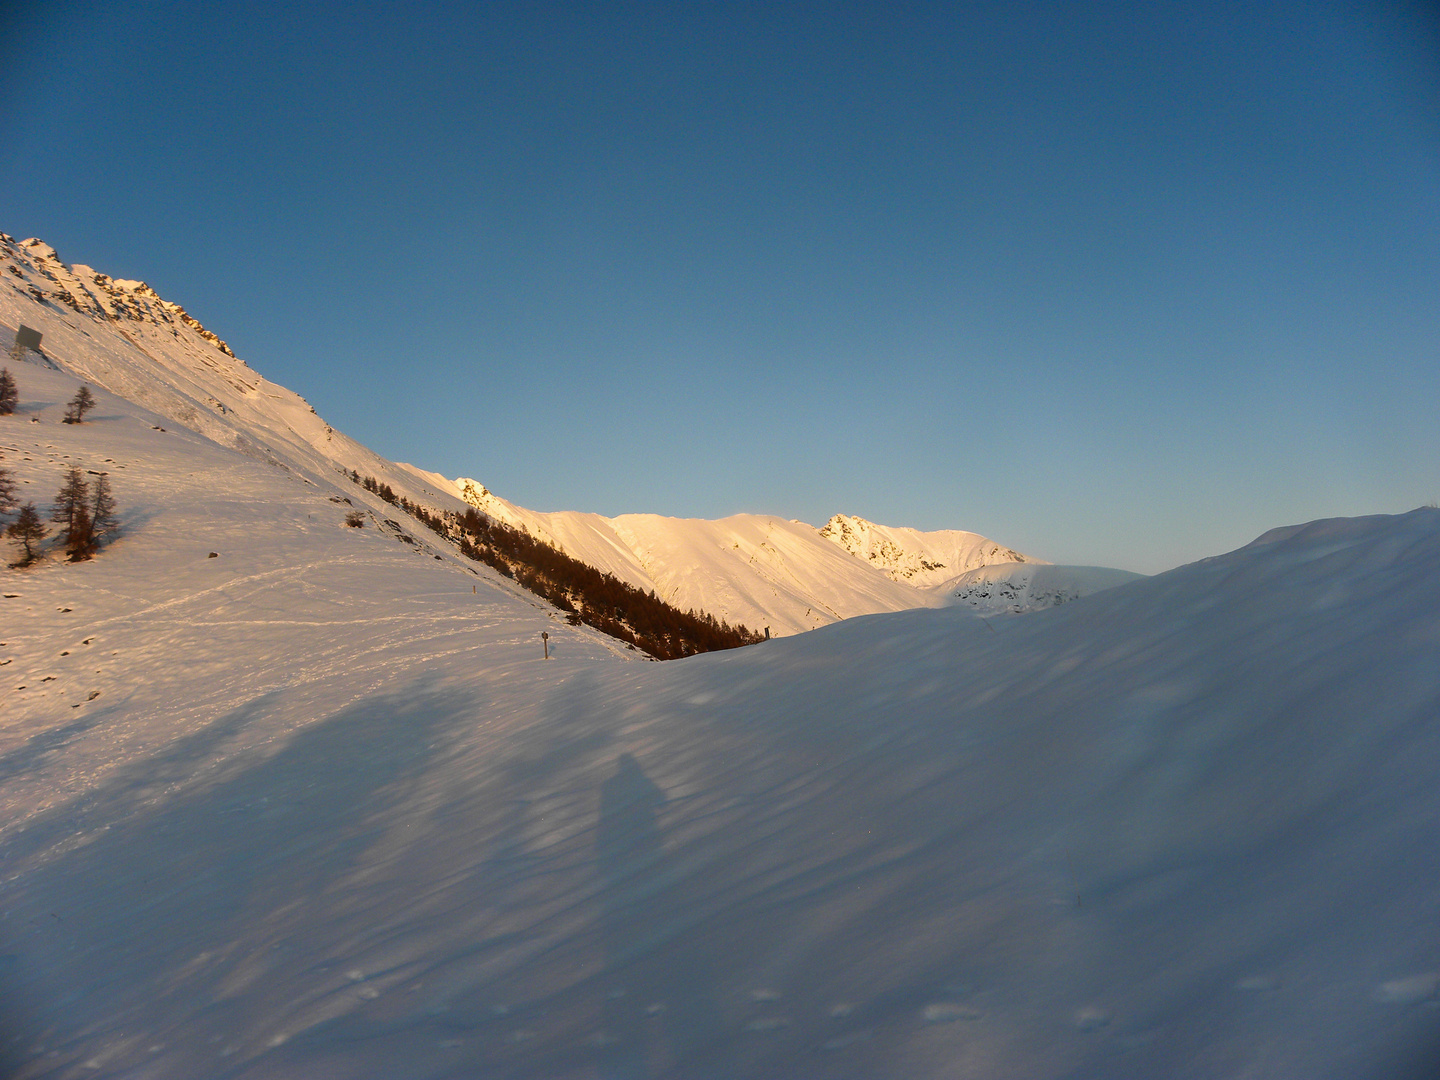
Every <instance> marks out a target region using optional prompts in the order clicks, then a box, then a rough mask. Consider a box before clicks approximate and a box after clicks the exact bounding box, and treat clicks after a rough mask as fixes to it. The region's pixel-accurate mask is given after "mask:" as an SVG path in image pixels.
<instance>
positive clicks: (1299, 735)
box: [0, 510, 1440, 1078]
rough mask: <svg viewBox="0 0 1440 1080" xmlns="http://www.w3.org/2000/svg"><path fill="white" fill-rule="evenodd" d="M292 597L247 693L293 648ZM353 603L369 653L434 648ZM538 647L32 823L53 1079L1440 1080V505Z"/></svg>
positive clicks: (16, 1001) (14, 964)
mask: <svg viewBox="0 0 1440 1080" xmlns="http://www.w3.org/2000/svg"><path fill="white" fill-rule="evenodd" d="M386 550H387V551H388V549H386ZM381 554H385V552H384V551H382V552H381ZM386 557H387V558H388V557H389V556H388V555H386ZM379 558H380V556H378V555H377V556H376V557H375V559H372V560H371V561H370V562H368V563H366V571H367V572H368V573H370V574H372V575H374V574H376V573H379V572H380V571H379V570H378V569H377V567H380V566H382V565H388V564H384V563H383V562H380V561H376V560H378V559H379ZM407 558H408V556H407ZM425 563H426V560H423V559H422V560H418V562H417V561H415V560H413V559H412V560H411V562H410V563H407V564H406V565H407V566H408V567H410V568H411V569H414V568H415V567H418V566H420V565H423V564H425ZM96 565H97V566H98V565H100V564H96ZM433 565H435V566H437V567H438V566H439V564H433ZM387 572H388V571H387ZM406 572H409V571H406ZM337 581H338V579H337ZM467 592H468V589H467ZM257 595H262V596H263V597H264V598H265V599H266V601H267V603H271V604H273V605H274V607H273V609H272V610H269V611H267V612H265V613H264V614H263V617H258V618H257V625H256V626H254V627H253V628H252V629H251V631H250V638H249V640H250V641H251V642H252V644H251V645H250V646H247V647H245V648H242V647H241V646H239V645H236V654H235V655H234V656H233V658H232V663H233V664H234V665H235V667H236V668H237V669H243V667H244V665H246V664H247V663H250V662H251V659H252V657H254V656H255V655H256V654H257V653H263V651H264V649H265V648H267V647H268V646H267V645H266V644H265V643H267V642H268V643H269V644H270V645H273V644H274V643H275V642H277V641H278V642H284V641H293V637H287V635H292V634H293V631H291V630H286V629H284V628H283V627H284V626H285V625H286V619H287V618H288V616H287V615H286V613H285V603H286V601H285V599H284V597H285V595H286V594H285V593H283V592H278V591H272V592H265V593H263V594H257ZM324 598H325V599H326V601H327V606H326V608H325V611H326V620H327V623H326V625H327V626H328V627H329V628H328V629H326V630H325V633H326V634H327V635H331V636H332V637H338V636H344V637H345V639H346V640H348V641H350V642H353V643H354V644H355V646H356V647H357V648H364V647H366V645H367V643H368V642H370V641H371V640H373V638H374V636H377V635H384V636H385V639H386V640H388V641H390V642H392V644H391V646H389V648H391V649H392V650H396V649H402V645H401V644H400V642H401V641H403V638H404V634H405V624H404V623H401V624H392V625H387V626H384V627H381V626H374V625H372V624H371V622H370V617H371V615H372V614H373V612H372V611H371V609H369V608H364V607H356V608H354V609H353V615H354V616H355V617H354V619H353V620H352V621H347V620H348V619H350V615H348V614H347V611H352V609H349V608H347V606H346V605H347V603H348V601H346V600H345V599H344V592H343V590H342V589H339V588H335V589H330V590H327V591H326V592H325V594H324ZM314 600H315V598H313V597H312V598H311V600H310V601H309V602H312V603H313V602H314ZM444 602H445V601H444V600H443V598H441V597H439V596H438V595H437V596H436V597H435V598H433V599H431V600H428V601H427V603H429V604H430V605H431V606H430V608H429V609H428V611H427V619H430V618H434V617H436V616H437V613H438V612H439V611H440V610H442V609H443V604H444ZM507 610H508V609H507ZM472 617H473V616H472ZM507 618H508V615H506V613H505V611H502V610H500V609H498V608H497V609H496V610H495V614H494V616H493V619H494V620H495V621H494V625H495V630H493V631H485V632H481V631H480V630H479V629H478V628H477V629H476V630H475V632H473V636H472V643H473V647H468V648H467V647H465V645H464V643H463V641H462V640H461V639H459V638H456V637H455V636H454V635H453V634H451V635H447V636H446V637H445V639H444V642H445V645H446V647H444V648H420V649H416V650H415V651H414V653H413V654H412V655H411V657H410V662H409V663H408V664H406V665H404V666H403V668H402V667H399V666H396V665H393V664H392V665H388V666H386V667H385V668H384V669H383V671H382V672H380V675H381V676H382V677H380V678H378V679H375V680H372V681H371V682H369V683H368V684H367V687H366V689H365V691H364V692H363V693H360V694H356V695H351V696H349V697H347V698H346V699H345V700H344V701H343V703H338V704H334V703H331V699H330V697H328V696H327V694H320V693H316V687H317V686H323V687H324V688H325V689H327V690H329V689H333V688H334V687H338V686H341V685H344V679H343V676H344V671H343V665H342V664H341V663H340V662H338V661H335V662H329V661H327V662H326V663H324V664H321V663H317V664H316V665H314V666H313V667H310V668H306V669H304V670H301V671H298V672H297V673H296V675H295V681H293V682H292V683H290V684H281V685H276V684H274V683H269V684H267V686H266V689H265V693H264V694H263V695H261V696H248V695H247V694H246V693H245V691H244V689H243V687H241V686H236V687H235V688H234V690H233V692H234V694H235V700H234V706H233V708H232V709H231V710H230V711H229V712H228V713H222V714H220V715H218V716H215V717H214V718H207V719H206V720H205V722H204V723H202V724H197V725H195V726H194V727H193V729H192V730H190V731H189V733H188V734H186V735H185V736H184V737H182V738H178V739H169V740H167V741H164V742H162V743H160V744H159V745H158V746H157V748H156V749H155V750H154V752H153V753H151V754H149V755H148V756H147V755H146V754H145V753H144V752H143V751H140V750H133V748H132V755H131V756H130V757H129V758H128V759H127V763H126V764H125V765H124V766H123V767H120V768H117V769H113V770H111V771H109V772H108V773H106V774H105V775H104V776H103V777H101V778H100V779H98V780H93V781H86V780H85V778H84V776H82V775H77V776H76V778H75V788H74V791H75V792H76V794H74V795H73V796H72V797H67V796H66V795H65V794H63V793H61V794H58V795H56V797H55V799H54V801H53V804H52V805H51V806H50V807H49V808H48V809H47V810H43V811H41V812H39V813H36V814H35V815H34V816H33V817H31V818H30V819H29V822H28V825H27V827H26V828H25V829H24V830H23V831H12V832H11V833H10V834H9V835H8V839H7V840H6V842H5V846H4V849H3V851H0V860H3V865H4V867H5V868H6V872H5V881H4V884H3V911H4V921H3V924H0V925H3V927H4V934H5V942H6V944H5V954H6V956H5V960H4V965H5V966H4V967H3V969H0V979H3V985H4V988H5V996H6V1004H7V1015H9V1016H10V1017H11V1018H12V1019H11V1036H12V1037H11V1041H10V1043H9V1044H8V1045H9V1047H10V1052H11V1056H12V1059H13V1071H14V1072H15V1074H16V1075H18V1076H23V1077H42V1076H43V1077H51V1076H54V1077H61V1076H97V1077H119V1076H127V1077H129V1076H145V1077H156V1078H163V1077H177V1078H179V1077H195V1076H212V1077H247V1078H248V1077H300V1076H307V1077H309V1076H335V1077H394V1076H407V1077H442V1076H443V1077H451V1076H485V1077H627V1078H633V1077H647V1076H654V1077H658V1076H678V1077H697V1078H699V1077H703V1078H709V1077H733V1076H757V1077H780V1076H793V1077H880V1078H890V1077H894V1078H902V1077H904V1078H926V1077H937V1078H938V1077H951V1076H956V1075H968V1076H977V1077H1014V1076H1024V1077H1036V1078H1044V1077H1089V1076H1107V1077H1137V1078H1139V1077H1156V1076H1165V1077H1207V1078H1210V1077H1242V1076H1245V1077H1249V1076H1257V1075H1264V1076H1284V1077H1290V1076H1295V1077H1336V1078H1339V1077H1367V1076H1374V1077H1382V1076H1383V1077H1391V1076H1416V1077H1418V1076H1421V1075H1430V1073H1428V1072H1424V1071H1422V1070H1424V1069H1426V1068H1428V1067H1431V1066H1433V1065H1434V1064H1435V1063H1436V1058H1435V1057H1434V1055H1433V1051H1434V1050H1435V1049H1436V1041H1435V1035H1436V1029H1437V1019H1440V1011H1437V1004H1436V1003H1437V997H1436V992H1437V976H1436V972H1437V971H1440V934H1437V929H1436V928H1437V925H1440V921H1437V917H1440V885H1437V882H1440V873H1437V871H1440V867H1437V865H1436V864H1437V861H1440V844H1437V843H1436V840H1437V835H1436V832H1437V826H1436V822H1437V821H1440V788H1437V785H1436V784H1435V776H1436V775H1437V770H1440V725H1437V722H1436V718H1437V715H1440V664H1437V663H1436V659H1437V654H1440V512H1436V511H1433V510H1421V511H1416V512H1414V513H1412V514H1408V515H1404V516H1401V517H1393V518H1371V519H1361V520H1344V521H1327V522H1316V523H1313V524H1311V525H1308V526H1303V527H1298V528H1295V529H1291V530H1285V531H1280V532H1277V533H1272V534H1269V535H1268V536H1266V537H1264V538H1262V539H1261V540H1260V541H1257V542H1256V543H1255V544H1252V545H1250V546H1249V547H1246V548H1244V549H1241V550H1239V551H1236V552H1232V553H1230V554H1228V555H1224V556H1221V557H1218V558H1214V559H1210V560H1206V561H1204V562H1201V563H1197V564H1194V565H1191V566H1187V567H1182V568H1180V569H1178V570H1176V571H1173V572H1171V573H1168V574H1164V575H1161V576H1159V577H1156V578H1153V579H1148V580H1144V581H1140V582H1136V583H1134V584H1131V585H1129V586H1127V587H1125V588H1122V589H1116V590H1111V591H1107V592H1104V593H1100V594H1098V595H1095V596H1091V597H1087V598H1084V599H1081V600H1078V601H1076V602H1074V603H1069V604H1066V605H1064V606H1062V607H1059V608H1055V609H1052V610H1048V611H1042V612H1037V613H1034V614H1031V615H1028V616H1026V617H1025V618H1023V619H1012V620H990V621H988V622H987V621H985V620H982V619H979V618H977V617H975V616H974V615H973V614H971V613H969V612H967V611H964V610H961V609H948V610H922V611H914V612H903V613H899V614H893V615H877V616H871V617H867V618H862V619H854V620H850V621H847V622H844V623H841V624H838V625H836V626H833V627H829V628H826V629H822V630H819V631H816V632H814V633H811V634H806V635H802V636H799V637H795V638H789V639H784V640H777V641H773V642H770V643H767V644H765V645H761V646H755V647H752V648H748V649H742V650H738V651H736V652H732V653H725V654H714V655H708V656H701V657H696V658H693V659H691V660H686V661H679V662H674V663H671V664H666V665H636V664H625V663H623V662H622V661H620V660H619V659H618V658H613V657H610V656H608V655H607V654H604V653H596V652H592V653H588V654H587V653H584V652H583V650H582V651H577V652H575V653H574V654H573V655H572V656H570V657H569V658H562V659H561V660H558V661H552V662H551V663H550V664H548V665H547V664H545V663H543V662H533V663H528V664H527V663H523V662H520V658H519V655H518V654H516V653H515V652H514V649H513V648H512V647H511V645H510V644H508V642H509V641H510V639H511V636H512V634H511V631H510V630H509V629H508V628H509V626H510V624H509V623H508V622H507V621H506V619H507ZM266 620H268V622H267V621H266ZM317 621H318V620H317ZM412 625H419V624H418V623H415V624H412ZM397 635H398V637H397ZM577 641H578V639H577ZM397 655H398V654H397ZM492 657H494V658H495V659H494V660H492ZM267 662H273V661H267ZM502 667H503V669H504V675H503V677H496V672H497V671H499V670H500V669H501V668H502ZM157 670H158V668H157ZM327 680H328V681H327ZM188 692H190V690H189V689H188V688H187V685H186V683H185V682H184V680H183V678H179V677H177V678H176V682H175V686H174V693H175V694H176V695H177V696H180V697H183V695H184V694H186V693H188ZM105 723H106V724H110V725H115V724H122V723H123V724H126V725H129V726H130V727H131V728H132V730H133V732H134V737H135V738H136V739H140V738H141V736H142V735H143V733H144V731H145V730H146V718H145V716H143V715H136V714H134V713H131V712H127V711H126V710H125V709H124V708H123V706H122V707H121V708H119V709H117V711H116V712H115V713H114V714H113V715H112V716H111V717H109V718H108V719H106V720H105ZM262 736H263V737H262ZM87 737H91V736H87V735H86V734H85V733H83V732H79V731H75V730H73V729H68V728H66V727H64V726H63V725H58V724H57V726H56V727H54V728H53V730H52V731H51V733H50V735H49V736H48V741H46V739H45V737H42V736H36V739H37V740H39V741H32V742H30V743H27V744H25V745H24V746H21V747H19V748H17V749H15V750H12V751H11V752H10V753H9V754H7V755H6V758H5V760H4V761H3V762H0V768H3V769H4V770H6V771H4V772H3V773H0V775H4V776H5V777H6V780H5V782H6V783H7V784H13V783H16V782H17V781H18V780H19V779H22V778H23V777H25V776H26V775H28V774H29V772H31V771H33V770H35V769H37V768H40V767H42V765H43V767H44V768H46V769H49V770H51V771H52V772H54V771H56V770H63V767H64V763H65V761H67V760H69V759H70V758H71V756H72V755H78V758H77V760H83V759H84V753H85V749H84V748H85V745H86V742H85V740H86V738H87ZM141 741H143V740H141Z"/></svg>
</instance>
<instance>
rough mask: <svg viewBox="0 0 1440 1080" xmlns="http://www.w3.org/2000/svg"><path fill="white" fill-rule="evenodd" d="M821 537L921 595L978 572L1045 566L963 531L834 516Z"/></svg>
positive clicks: (993, 542) (821, 531)
mask: <svg viewBox="0 0 1440 1080" xmlns="http://www.w3.org/2000/svg"><path fill="white" fill-rule="evenodd" d="M820 535H821V536H823V537H824V538H825V539H827V540H829V541H830V542H831V543H834V544H838V545H839V546H840V547H842V548H844V549H845V550H846V551H848V552H850V554H851V555H854V556H855V557H856V558H857V559H862V560H864V561H865V562H867V563H869V564H870V565H871V566H873V567H875V569H877V570H880V571H882V572H883V573H885V574H886V575H887V576H889V577H890V579H891V580H893V581H898V582H902V583H904V584H907V585H913V586H914V587H916V588H918V589H930V588H935V587H937V586H939V585H943V584H944V583H945V582H947V581H949V580H951V579H953V578H955V577H957V576H958V575H960V574H963V573H964V572H965V571H967V570H974V569H975V568H976V567H980V566H991V565H994V564H996V563H1033V562H1042V561H1043V560H1039V559H1033V558H1031V557H1029V556H1027V555H1022V554H1020V552H1018V551H1015V550H1014V549H1013V548H1008V547H1005V546H1004V545H1002V544H997V543H996V542H995V541H993V540H990V539H988V538H987V537H984V536H981V535H980V534H979V533H973V532H964V531H962V530H959V529H946V530H941V531H937V532H921V531H920V530H919V529H907V528H897V527H894V526H890V525H877V524H875V523H874V522H873V521H866V520H865V519H864V518H860V517H854V516H851V515H848V514H836V515H835V516H834V517H832V518H831V519H830V520H829V521H828V522H826V524H825V527H824V528H822V529H821V530H820Z"/></svg>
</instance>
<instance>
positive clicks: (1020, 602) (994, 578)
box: [937, 562, 1144, 615]
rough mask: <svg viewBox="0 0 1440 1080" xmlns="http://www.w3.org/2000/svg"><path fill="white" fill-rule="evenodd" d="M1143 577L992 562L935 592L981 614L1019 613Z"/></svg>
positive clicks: (1110, 571) (1125, 572) (1106, 570)
mask: <svg viewBox="0 0 1440 1080" xmlns="http://www.w3.org/2000/svg"><path fill="white" fill-rule="evenodd" d="M1143 576H1144V575H1143V574H1135V573H1131V572H1130V571H1129V570H1114V569H1111V568H1109V567H1104V566H1052V565H1050V564H1048V563H1033V562H1032V563H995V564H993V565H990V566H980V567H977V568H975V569H974V570H967V571H966V572H965V573H963V574H960V575H958V576H957V577H955V578H954V579H952V580H950V581H947V582H945V583H944V584H943V585H940V586H939V587H938V588H937V591H938V592H940V593H942V594H943V595H945V596H947V597H950V598H952V599H953V601H954V602H955V603H957V604H961V605H963V606H965V607H968V608H970V609H971V610H972V611H975V612H978V613H979V614H981V615H1002V614H1004V615H1019V614H1023V613H1025V612H1027V611H1039V610H1041V609H1042V608H1048V607H1054V606H1055V605H1056V604H1066V603H1069V602H1070V601H1072V600H1078V599H1080V597H1082V596H1089V595H1091V594H1092V593H1097V592H1103V591H1104V590H1106V589H1113V588H1114V587H1115V586H1116V585H1124V584H1125V583H1126V582H1130V581H1136V580H1138V579H1139V578H1141V577H1143Z"/></svg>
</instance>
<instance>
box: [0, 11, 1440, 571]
mask: <svg viewBox="0 0 1440 1080" xmlns="http://www.w3.org/2000/svg"><path fill="white" fill-rule="evenodd" d="M15 7H16V6H15V5H7V6H6V7H5V8H4V9H3V10H4V12H5V14H4V16H3V18H4V20H5V22H4V25H3V26H0V31H3V36H4V40H5V43H6V45H5V48H6V61H5V63H4V65H3V69H0V70H3V74H0V93H3V95H4V96H3V101H4V108H3V109H0V230H3V231H5V232H9V233H11V234H12V235H15V236H18V237H22V238H23V237H28V236H32V235H33V236H39V237H40V238H42V239H43V240H45V241H46V242H48V243H50V244H52V245H54V246H55V248H56V249H57V250H58V252H59V254H60V257H61V258H62V259H64V260H65V261H67V262H81V263H87V264H89V265H91V266H94V267H95V268H96V269H97V270H101V271H103V272H105V273H109V274H111V275H112V276H115V277H133V278H141V279H143V280H145V281H148V282H149V283H150V284H151V285H153V286H154V287H155V288H156V290H157V291H158V292H159V293H160V294H161V295H162V296H164V297H166V298H167V299H171V300H174V301H176V302H178V303H180V304H183V305H184V306H185V307H186V308H187V309H188V310H189V311H190V312H191V313H192V314H193V315H195V316H196V317H197V318H198V319H200V321H201V322H203V323H204V324H205V325H206V326H207V327H209V328H210V329H211V330H213V331H215V332H216V333H217V334H219V335H220V336H221V337H223V338H225V339H226V340H227V341H228V342H229V343H230V344H231V346H232V347H233V348H234V349H235V351H236V352H237V353H238V354H239V355H240V356H241V357H243V358H244V359H245V360H247V361H248V362H249V363H250V364H251V365H252V366H253V367H254V368H256V369H257V370H259V371H260V372H261V373H262V374H264V375H266V376H268V377H269V378H271V379H273V380H275V381H276V382H279V383H282V384H284V385H286V386H289V387H290V388H291V389H293V390H296V391H297V392H299V393H301V394H303V395H304V396H305V397H306V398H307V399H309V400H310V401H311V402H312V403H313V404H314V405H315V406H316V408H317V409H318V410H319V411H320V413H321V414H322V415H323V416H324V417H325V418H326V419H327V420H329V421H330V422H331V423H332V424H334V425H335V426H337V427H339V428H340V429H341V430H344V431H346V432H347V433H349V434H351V435H353V436H355V437H356V438H358V439H360V440H361V441H362V442H364V443H366V444H367V445H369V446H371V447H373V448H374V449H375V450H377V451H379V452H380V453H382V454H384V455H386V456H387V457H391V458H396V459H400V460H406V461H411V462H414V463H416V464H418V465H421V466H423V467H425V468H429V469H435V470H438V471H440V472H443V473H445V474H447V475H451V476H455V475H468V476H474V477H476V478H478V479H480V480H481V481H483V482H484V483H486V484H487V485H489V486H490V487H491V489H492V490H494V491H496V492H498V493H499V494H501V495H503V496H505V497H507V498H509V499H511V500H513V501H515V502H518V503H521V504H522V505H525V506H530V507H533V508H535V509H542V510H549V509H577V510H594V511H598V512H601V513H605V514H617V513H624V512H629V511H648V512H656V513H662V514H670V515H681V516H697V517H719V516H723V515H725V514H730V513H736V512H741V511H755V512H765V513H776V514H781V515H784V516H786V517H793V518H799V519H802V520H806V521H810V522H812V523H815V524H820V523H822V522H823V521H824V520H825V519H826V518H828V517H829V516H830V515H831V514H832V513H836V512H845V513H854V514H860V515H862V516H864V517H867V518H871V519H872V520H877V521H881V522H884V523H887V524H897V525H914V526H917V527H921V528H927V529H935V528H966V529H973V530H976V531H979V532H984V533H986V534H987V535H990V536H992V537H994V538H996V539H998V540H1000V541H1002V542H1004V543H1007V544H1010V545H1013V546H1015V547H1017V548H1019V549H1021V550H1023V551H1027V552H1030V553H1032V554H1034V555H1036V556H1039V557H1042V558H1048V559H1051V560H1053V561H1061V562H1082V563H1098V564H1105V565H1113V566H1124V567H1128V568H1132V569H1139V570H1145V571H1155V570H1160V569H1165V568H1168V567H1170V566H1173V565H1176V564H1177V563H1180V562H1184V561H1189V560H1191V559H1194V558H1198V557H1201V556H1204V555H1208V554H1214V553H1217V552H1219V551H1222V550H1226V549H1229V548H1232V547H1235V546H1238V545H1239V544H1242V543H1244V542H1246V541H1248V540H1249V539H1251V538H1252V537H1254V536H1255V535H1256V534H1258V533H1259V532H1261V531H1263V530H1265V529H1267V528H1270V527H1272V526H1275V525H1280V524H1287V523H1291V522H1295V521H1300V520H1306V519H1310V518H1314V517H1321V516H1329V515H1338V514H1346V515H1348V514H1363V513H1372V512H1393V511H1403V510H1406V509H1410V508H1412V507H1414V506H1416V505H1420V504H1422V503H1428V502H1430V501H1432V500H1434V499H1436V498H1440V29H1437V21H1436V17H1435V15H1434V14H1433V8H1432V7H1431V6H1429V5H1426V4H1424V3H1419V2H1417V3H1413V4H1410V5H1406V4H1404V3H1387V4H1379V3H1331V2H1324V0H1320V2H1301V3H1284V2H1281V3H1269V4H1253V3H1205V2H1195V3H1183V4H1182V3H1175V4H1169V3H1160V4H1154V3H1134V4H1082V3H1070V2H1057V3H998V4H964V3H955V2H951V3H916V4H894V3H887V4H883V5H882V4H879V3H875V4H861V3H829V4H819V3H814V4H811V3H784V2H777V0H770V2H766V3H753V4H751V3H674V2H666V3H655V4H645V3H623V2H606V3H593V4H580V3H569V4H558V3H557V4H544V3H535V2H526V3H478V4H454V5H429V4H415V5H400V4H382V3H356V4H350V5H345V6H338V5H309V4H301V5H298V6H293V7H290V8H286V7H283V6H277V5H274V4H271V3H265V4H256V3H245V2H231V3H227V4H223V5H218V4H216V5H211V4H204V5H201V4H172V3H153V2H145V0H136V2H131V3H125V4H106V5H95V4H90V3H66V2H63V0H62V2H57V3H51V4H45V5H33V6H32V9H31V10H30V11H28V12H23V13H17V12H16V10H15Z"/></svg>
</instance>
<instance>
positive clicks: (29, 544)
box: [5, 502, 45, 566]
mask: <svg viewBox="0 0 1440 1080" xmlns="http://www.w3.org/2000/svg"><path fill="white" fill-rule="evenodd" d="M5 533H6V535H7V536H11V537H13V538H14V539H16V540H19V541H20V543H21V544H22V545H23V546H24V548H25V557H24V558H23V559H21V560H20V561H19V562H18V563H16V564H15V565H16V566H29V565H30V564H31V563H32V562H34V561H35V559H36V556H37V555H38V554H39V552H37V551H36V550H35V545H37V544H38V543H40V541H41V540H44V539H45V526H44V525H43V524H41V521H40V514H39V513H38V512H37V511H36V509H35V504H34V503H33V502H31V503H26V504H25V505H24V506H22V507H21V508H20V516H19V517H18V518H16V519H15V522H14V524H12V525H11V526H10V528H8V529H6V530H5Z"/></svg>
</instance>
